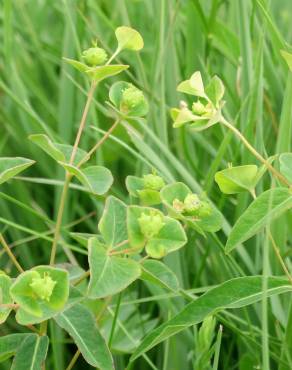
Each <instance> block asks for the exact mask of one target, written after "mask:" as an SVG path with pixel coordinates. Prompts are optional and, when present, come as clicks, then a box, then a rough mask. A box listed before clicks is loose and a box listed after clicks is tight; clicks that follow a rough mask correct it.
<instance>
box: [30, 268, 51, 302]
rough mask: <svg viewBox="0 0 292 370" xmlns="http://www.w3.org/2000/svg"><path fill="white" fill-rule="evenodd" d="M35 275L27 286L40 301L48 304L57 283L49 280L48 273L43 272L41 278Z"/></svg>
mask: <svg viewBox="0 0 292 370" xmlns="http://www.w3.org/2000/svg"><path fill="white" fill-rule="evenodd" d="M37 275H38V276H36V277H34V278H33V279H32V282H31V283H30V284H29V285H30V287H31V288H32V290H33V292H34V293H35V294H36V295H37V296H38V297H39V298H40V299H42V300H44V301H48V302H49V301H50V298H51V295H52V293H53V290H54V287H55V285H56V283H57V282H56V281H54V280H53V279H52V278H51V276H50V275H49V273H46V272H45V273H44V275H43V277H41V275H40V274H39V273H37Z"/></svg>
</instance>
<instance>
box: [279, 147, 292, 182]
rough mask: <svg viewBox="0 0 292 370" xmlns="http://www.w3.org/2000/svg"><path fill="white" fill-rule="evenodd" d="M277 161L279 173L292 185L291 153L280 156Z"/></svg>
mask: <svg viewBox="0 0 292 370" xmlns="http://www.w3.org/2000/svg"><path fill="white" fill-rule="evenodd" d="M279 161H280V171H281V173H282V174H283V175H284V176H285V177H286V179H287V180H288V181H289V182H290V183H292V153H283V154H281V155H280V158H279Z"/></svg>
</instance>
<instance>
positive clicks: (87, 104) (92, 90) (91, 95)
mask: <svg viewBox="0 0 292 370" xmlns="http://www.w3.org/2000/svg"><path fill="white" fill-rule="evenodd" d="M95 88H96V82H95V81H93V82H92V84H91V87H90V90H89V92H88V95H87V101H86V104H85V107H84V111H83V114H82V118H81V121H80V125H79V129H78V132H77V135H76V139H75V143H74V146H73V150H72V153H71V157H70V162H69V164H73V162H74V159H75V156H76V153H77V149H78V145H79V142H80V139H81V135H82V132H83V130H84V127H85V124H86V117H87V114H88V111H89V107H90V103H91V100H92V97H93V94H94V91H95Z"/></svg>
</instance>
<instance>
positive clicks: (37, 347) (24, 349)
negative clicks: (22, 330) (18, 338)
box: [11, 334, 49, 370]
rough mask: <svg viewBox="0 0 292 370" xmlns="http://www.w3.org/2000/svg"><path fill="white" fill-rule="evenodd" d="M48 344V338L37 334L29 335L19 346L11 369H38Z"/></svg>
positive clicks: (44, 356)
mask: <svg viewBox="0 0 292 370" xmlns="http://www.w3.org/2000/svg"><path fill="white" fill-rule="evenodd" d="M48 346H49V338H48V337H47V336H46V335H44V336H39V335H37V334H31V335H29V336H28V337H27V338H26V339H24V341H23V342H22V343H21V345H20V346H19V348H18V350H17V352H16V355H15V358H14V360H13V363H12V366H11V370H40V369H41V368H42V364H43V363H44V361H45V359H46V356H47V351H48Z"/></svg>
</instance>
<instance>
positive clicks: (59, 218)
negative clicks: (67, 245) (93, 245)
mask: <svg viewBox="0 0 292 370" xmlns="http://www.w3.org/2000/svg"><path fill="white" fill-rule="evenodd" d="M70 180H71V175H70V174H69V173H68V172H66V178H65V183H64V186H63V190H62V194H61V199H60V203H59V209H58V214H57V221H56V228H55V233H54V239H53V244H52V250H51V258H50V265H53V264H54V263H55V258H56V252H57V245H58V241H59V238H60V234H61V227H62V220H63V214H64V209H65V202H66V197H67V193H68V188H69V184H70Z"/></svg>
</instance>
